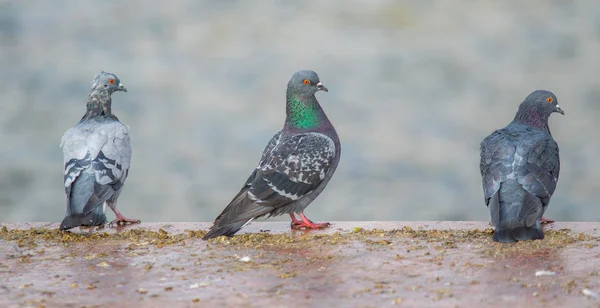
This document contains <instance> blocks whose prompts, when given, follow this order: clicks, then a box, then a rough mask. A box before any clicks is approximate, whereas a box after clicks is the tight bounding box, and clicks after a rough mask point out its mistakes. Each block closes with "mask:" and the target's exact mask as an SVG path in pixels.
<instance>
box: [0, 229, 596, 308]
mask: <svg viewBox="0 0 600 308" xmlns="http://www.w3.org/2000/svg"><path fill="white" fill-rule="evenodd" d="M598 226H599V224H598V223H584V222H557V223H554V224H550V225H548V226H546V227H545V230H546V231H545V232H546V239H544V240H542V241H529V242H522V243H517V244H498V243H494V242H492V240H491V233H492V230H491V229H490V228H489V225H488V224H487V222H380V221H378V222H364V221H361V222H334V223H333V226H332V227H331V228H329V229H326V230H319V231H308V232H305V231H290V229H289V223H287V222H269V221H266V222H255V223H253V224H251V225H249V226H248V227H247V228H245V229H244V230H243V232H240V235H236V236H234V237H233V238H223V237H222V238H217V239H213V240H211V241H208V242H207V241H203V240H201V237H202V235H204V233H205V230H206V229H207V228H208V227H210V223H143V224H141V225H136V226H133V227H126V228H123V229H120V230H117V229H114V228H105V229H100V230H94V231H93V233H91V234H90V233H88V231H86V230H79V229H77V230H75V231H74V232H59V231H57V230H56V229H57V228H58V224H56V223H1V224H0V306H1V307H21V306H25V307H42V306H48V307H59V306H60V307H70V306H72V307H81V306H95V307H99V306H101V307H108V306H113V305H119V306H123V307H164V306H166V305H167V304H169V306H172V307H177V306H182V307H187V306H198V307H204V306H208V305H219V306H227V307H233V306H242V305H243V306H245V307H258V306H263V307H264V306H268V307H282V306H294V307H306V306H315V305H316V306H319V307H336V306H355V307H379V306H390V305H395V304H397V305H401V306H406V307H456V306H460V307H474V306H476V305H477V306H479V305H486V306H491V307H507V306H512V307H538V306H539V307H544V306H549V307H550V306H551V307H558V306H565V307H567V306H568V307H588V306H592V307H598V306H600V298H599V296H600V295H599V293H600V247H599V246H598V243H599V242H598V240H599V238H600V230H598ZM265 230H268V232H261V231H265Z"/></svg>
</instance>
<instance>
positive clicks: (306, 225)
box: [290, 213, 331, 230]
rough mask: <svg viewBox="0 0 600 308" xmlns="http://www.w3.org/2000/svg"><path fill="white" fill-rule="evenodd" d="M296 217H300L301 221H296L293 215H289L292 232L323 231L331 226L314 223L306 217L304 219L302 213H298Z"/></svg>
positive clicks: (323, 223)
mask: <svg viewBox="0 0 600 308" xmlns="http://www.w3.org/2000/svg"><path fill="white" fill-rule="evenodd" d="M298 216H300V219H302V220H298V219H296V217H295V216H294V214H290V218H292V223H291V228H292V230H309V229H324V228H328V227H329V226H331V224H330V223H328V222H322V223H314V222H312V221H311V220H310V219H308V217H306V216H305V215H304V213H300V214H298Z"/></svg>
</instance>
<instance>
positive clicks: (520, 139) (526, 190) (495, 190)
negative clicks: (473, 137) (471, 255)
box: [480, 90, 565, 243]
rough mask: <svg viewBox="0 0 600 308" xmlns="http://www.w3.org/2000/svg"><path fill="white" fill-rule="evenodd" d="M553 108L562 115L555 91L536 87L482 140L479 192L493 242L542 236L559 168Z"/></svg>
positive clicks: (539, 237)
mask: <svg viewBox="0 0 600 308" xmlns="http://www.w3.org/2000/svg"><path fill="white" fill-rule="evenodd" d="M554 112H558V113H561V114H563V115H564V114H565V113H564V111H563V110H562V109H560V107H559V106H558V100H557V99H556V96H554V94H553V93H552V92H549V91H544V90H538V91H535V92H533V93H531V94H530V95H529V96H527V98H525V101H523V102H522V103H521V105H520V106H519V110H518V111H517V114H516V115H515V119H514V120H513V121H512V122H511V123H510V124H508V125H507V126H506V127H504V128H503V129H499V130H496V131H495V132H493V133H492V134H491V135H489V136H488V137H486V138H485V139H483V141H482V142H481V161H480V169H481V176H482V178H483V192H484V195H485V204H486V205H487V206H488V207H489V210H490V215H491V218H492V223H493V225H494V226H495V227H496V229H495V231H494V236H493V239H494V241H496V242H504V243H511V242H516V241H523V240H529V239H530V240H534V239H543V238H544V232H543V230H542V226H541V223H542V220H543V217H542V216H543V214H544V212H545V211H546V208H547V207H548V203H550V197H552V194H553V193H554V189H555V188H556V183H557V182H558V173H559V171H560V161H559V157H558V145H557V144H556V142H555V141H554V139H553V138H552V135H551V134H550V129H549V128H548V118H549V117H550V115H551V114H552V113H554Z"/></svg>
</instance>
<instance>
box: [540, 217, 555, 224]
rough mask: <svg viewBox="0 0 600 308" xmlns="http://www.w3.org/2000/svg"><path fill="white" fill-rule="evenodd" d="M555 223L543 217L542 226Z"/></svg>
mask: <svg viewBox="0 0 600 308" xmlns="http://www.w3.org/2000/svg"><path fill="white" fill-rule="evenodd" d="M553 222H555V220H552V219H546V218H544V217H542V220H541V221H540V223H542V224H551V223H553Z"/></svg>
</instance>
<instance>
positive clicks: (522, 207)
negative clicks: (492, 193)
mask: <svg viewBox="0 0 600 308" xmlns="http://www.w3.org/2000/svg"><path fill="white" fill-rule="evenodd" d="M490 201H491V202H493V203H495V202H497V205H496V204H491V205H490V206H491V207H490V209H491V210H493V209H495V208H496V207H497V208H496V209H495V210H496V211H497V212H496V217H495V218H496V220H497V221H495V222H494V225H495V226H496V230H495V231H494V236H493V239H494V241H496V242H501V243H513V242H516V241H525V240H538V239H543V238H544V231H543V230H542V225H541V223H540V218H541V217H542V214H543V211H544V209H543V206H542V202H541V200H540V199H539V198H538V197H536V196H534V195H532V194H531V193H529V192H527V191H526V190H525V189H523V187H522V186H521V184H519V183H518V182H517V181H516V180H509V181H506V182H504V183H502V184H501V185H500V190H499V191H498V194H497V197H494V198H492V200H490ZM492 217H493V218H494V215H492Z"/></svg>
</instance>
